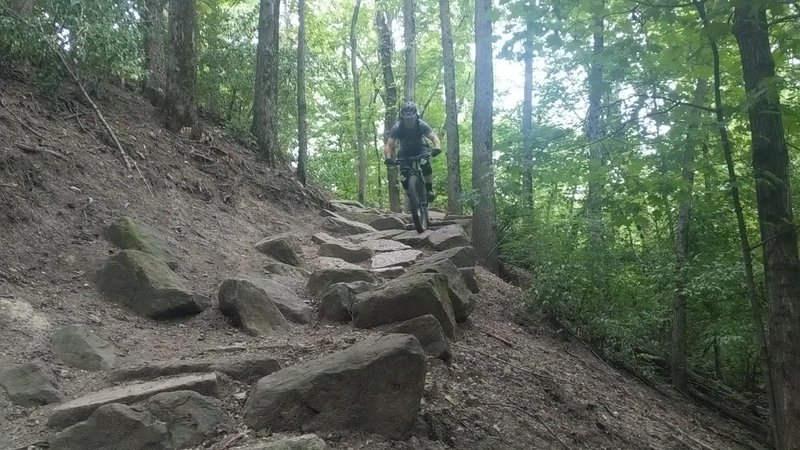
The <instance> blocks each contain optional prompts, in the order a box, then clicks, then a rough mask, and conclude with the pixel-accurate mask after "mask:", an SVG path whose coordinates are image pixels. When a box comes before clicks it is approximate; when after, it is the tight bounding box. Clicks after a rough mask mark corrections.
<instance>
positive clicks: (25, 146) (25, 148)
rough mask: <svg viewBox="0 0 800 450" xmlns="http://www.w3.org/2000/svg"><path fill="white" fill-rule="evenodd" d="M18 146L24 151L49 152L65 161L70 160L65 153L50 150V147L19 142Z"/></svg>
mask: <svg viewBox="0 0 800 450" xmlns="http://www.w3.org/2000/svg"><path fill="white" fill-rule="evenodd" d="M17 148H19V149H20V150H22V151H23V152H26V153H47V154H49V155H53V156H55V157H56V158H59V159H62V160H64V161H67V160H68V158H67V157H66V156H65V155H62V154H61V153H58V152H55V151H53V150H48V149H46V148H43V147H34V146H33V145H28V144H19V143H18V144H17Z"/></svg>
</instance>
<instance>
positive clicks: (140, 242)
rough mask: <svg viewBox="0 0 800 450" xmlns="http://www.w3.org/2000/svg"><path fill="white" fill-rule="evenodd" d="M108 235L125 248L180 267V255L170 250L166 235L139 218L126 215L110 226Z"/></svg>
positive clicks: (173, 266)
mask: <svg viewBox="0 0 800 450" xmlns="http://www.w3.org/2000/svg"><path fill="white" fill-rule="evenodd" d="M106 236H107V237H108V240H109V241H111V242H112V243H113V244H114V245H116V246H117V247H119V248H121V249H123V250H139V251H142V252H145V253H148V254H150V255H153V256H155V257H157V258H160V259H161V260H163V261H164V262H165V263H167V266H168V267H169V268H170V269H172V270H175V269H177V268H178V257H177V256H175V253H173V252H172V250H170V248H169V246H168V245H167V242H166V239H165V237H164V235H162V234H161V233H159V232H158V231H156V230H155V229H153V228H151V227H149V226H147V225H145V224H143V223H141V222H139V221H138V220H135V219H131V218H130V217H125V218H123V219H122V220H120V221H119V222H117V223H115V224H113V225H111V226H109V227H108V229H107V230H106Z"/></svg>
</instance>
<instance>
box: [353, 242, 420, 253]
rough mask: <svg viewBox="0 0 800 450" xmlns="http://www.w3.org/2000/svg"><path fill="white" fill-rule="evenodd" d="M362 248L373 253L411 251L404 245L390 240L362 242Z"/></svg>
mask: <svg viewBox="0 0 800 450" xmlns="http://www.w3.org/2000/svg"><path fill="white" fill-rule="evenodd" d="M363 245H364V247H367V248H368V249H370V250H372V251H374V252H394V251H397V250H411V247H409V246H408V245H406V244H403V243H402V242H397V241H393V240H391V239H370V240H366V241H363Z"/></svg>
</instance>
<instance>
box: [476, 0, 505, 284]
mask: <svg viewBox="0 0 800 450" xmlns="http://www.w3.org/2000/svg"><path fill="white" fill-rule="evenodd" d="M492 12H493V11H492V0H476V1H475V108H474V109H473V111H472V188H473V189H474V190H476V191H477V200H476V203H475V207H474V209H473V214H472V235H473V236H480V237H481V238H480V239H475V241H474V246H475V253H476V256H477V258H478V261H479V262H480V263H481V264H482V265H483V266H484V267H486V268H487V269H488V270H490V271H492V272H494V273H498V272H499V261H498V258H497V234H496V230H495V223H494V221H495V209H494V171H493V167H492V114H493V112H494V111H493V102H494V95H493V94H494V80H493V76H494V74H493V68H492Z"/></svg>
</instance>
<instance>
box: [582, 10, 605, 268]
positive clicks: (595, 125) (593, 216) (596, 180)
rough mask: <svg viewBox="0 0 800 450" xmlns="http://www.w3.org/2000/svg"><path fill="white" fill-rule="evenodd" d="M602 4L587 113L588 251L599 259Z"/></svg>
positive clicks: (601, 231)
mask: <svg viewBox="0 0 800 450" xmlns="http://www.w3.org/2000/svg"><path fill="white" fill-rule="evenodd" d="M598 3H599V8H600V10H599V11H595V13H594V32H593V33H592V41H593V48H592V62H591V65H590V67H589V109H588V111H587V113H586V130H585V132H586V140H587V141H588V143H589V189H588V192H587V194H586V219H587V225H588V227H587V231H588V242H589V249H590V251H591V252H592V254H594V255H597V254H599V253H600V250H601V249H602V248H603V247H604V240H605V236H604V234H605V231H604V228H605V227H604V226H603V192H602V191H603V184H604V183H603V178H604V174H603V165H604V164H605V158H604V157H603V144H602V142H600V138H601V136H602V135H603V118H602V104H601V102H602V98H603V93H604V91H605V87H604V82H603V63H602V58H603V53H604V51H605V46H604V42H603V29H604V27H605V22H604V19H603V10H604V9H605V0H601V1H600V2H598Z"/></svg>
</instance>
